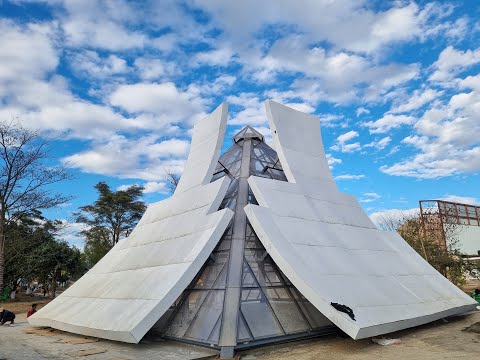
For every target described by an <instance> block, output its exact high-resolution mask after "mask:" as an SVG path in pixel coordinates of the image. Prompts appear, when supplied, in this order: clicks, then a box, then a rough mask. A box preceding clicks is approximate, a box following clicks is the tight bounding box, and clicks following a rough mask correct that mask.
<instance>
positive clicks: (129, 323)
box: [28, 104, 233, 343]
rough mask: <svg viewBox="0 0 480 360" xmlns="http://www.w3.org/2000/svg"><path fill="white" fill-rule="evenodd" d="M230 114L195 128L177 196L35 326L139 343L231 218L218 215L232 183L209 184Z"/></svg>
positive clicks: (220, 113) (150, 212) (152, 211)
mask: <svg viewBox="0 0 480 360" xmlns="http://www.w3.org/2000/svg"><path fill="white" fill-rule="evenodd" d="M226 109H227V108H226V105H225V104H223V105H221V106H220V107H219V108H217V110H215V112H214V113H213V114H212V115H211V116H209V117H207V118H205V119H203V120H201V121H200V122H199V123H198V124H197V125H196V126H195V130H194V132H193V139H192V148H191V150H190V156H189V160H188V162H187V165H186V167H185V172H184V175H183V176H182V179H181V181H180V184H179V187H178V188H177V191H176V192H175V194H174V195H173V196H172V197H171V198H169V199H166V200H164V201H160V202H158V203H155V204H151V205H150V206H149V207H148V208H147V210H146V212H145V214H144V215H143V217H142V219H141V220H140V222H139V223H138V225H137V227H136V228H135V229H134V231H133V232H132V233H131V234H130V236H129V237H128V238H127V239H125V240H122V241H120V242H119V243H118V244H117V245H116V246H115V247H114V248H113V249H112V250H111V251H110V252H108V254H107V255H105V257H104V258H103V259H102V260H101V261H100V262H98V264H96V265H95V266H94V267H93V268H92V269H91V270H90V271H89V272H88V273H87V274H85V275H84V276H83V277H82V278H81V279H80V280H78V281H77V282H76V283H75V284H73V285H72V286H71V287H70V288H69V289H67V290H66V291H65V292H64V293H63V294H61V295H60V296H59V297H57V298H56V299H55V300H53V301H52V302H50V303H49V304H48V305H46V306H45V307H43V308H42V309H40V310H39V311H38V312H37V313H36V314H35V315H33V316H31V317H30V318H29V319H28V320H29V323H30V324H32V325H40V326H51V327H54V328H57V329H60V330H65V331H70V332H74V333H79V334H84V335H90V336H96V337H101V338H106V339H112V340H118V341H124V342H134V343H136V342H139V341H140V339H141V338H142V337H143V336H144V335H145V334H146V332H147V331H148V330H149V329H150V328H151V327H152V326H153V325H154V324H155V323H156V322H157V320H158V319H159V318H160V317H161V316H162V315H163V314H164V313H165V312H166V311H167V310H168V308H169V307H170V306H171V305H172V304H173V303H174V301H175V300H176V299H177V298H178V297H179V296H180V295H181V293H182V292H183V290H184V289H185V288H186V287H187V286H188V285H189V283H190V282H191V281H192V280H193V278H194V277H195V275H196V274H197V273H198V271H199V270H200V269H201V267H202V266H203V264H204V263H205V261H206V260H207V259H208V256H209V255H210V253H211V252H212V251H213V249H214V248H215V246H216V244H217V243H218V241H219V240H220V238H221V236H222V235H223V233H224V232H225V229H226V228H227V226H228V224H229V223H230V221H231V219H232V217H233V212H232V211H231V210H229V209H224V210H220V211H216V210H217V209H218V206H219V204H220V203H221V201H222V200H223V198H224V197H225V193H226V191H227V189H228V186H229V183H230V179H229V178H228V177H223V178H221V179H219V180H217V181H215V182H213V183H209V182H210V179H211V175H212V173H213V169H214V166H215V165H216V163H217V161H218V153H219V151H220V147H221V144H222V142H223V137H224V133H225V123H226V118H227V114H226ZM219 144H220V145H219Z"/></svg>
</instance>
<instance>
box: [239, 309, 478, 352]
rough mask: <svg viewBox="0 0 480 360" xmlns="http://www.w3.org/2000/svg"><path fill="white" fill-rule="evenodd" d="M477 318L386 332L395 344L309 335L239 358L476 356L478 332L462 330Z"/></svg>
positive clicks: (475, 321) (438, 322)
mask: <svg viewBox="0 0 480 360" xmlns="http://www.w3.org/2000/svg"><path fill="white" fill-rule="evenodd" d="M477 322H480V311H476V312H474V313H470V314H468V315H465V316H458V317H453V318H449V319H448V320H447V322H445V321H443V320H440V321H436V322H434V323H431V324H427V325H423V326H419V327H417V328H413V329H407V330H403V331H399V332H396V333H393V334H388V338H395V339H400V341H401V343H400V344H398V345H390V346H381V345H377V344H374V343H373V342H372V341H371V339H364V340H352V339H350V338H339V337H336V338H330V339H312V340H308V341H303V342H297V343H291V344H283V345H281V346H278V345H277V346H274V347H266V348H262V349H258V350H251V351H247V352H245V353H243V354H242V360H267V359H268V360H274V359H275V360H276V359H282V360H367V359H369V360H370V359H382V360H399V359H408V360H430V359H431V360H450V359H476V358H478V357H479V354H480V333H472V332H467V331H462V330H463V329H465V328H467V327H469V326H471V325H472V324H475V323H477Z"/></svg>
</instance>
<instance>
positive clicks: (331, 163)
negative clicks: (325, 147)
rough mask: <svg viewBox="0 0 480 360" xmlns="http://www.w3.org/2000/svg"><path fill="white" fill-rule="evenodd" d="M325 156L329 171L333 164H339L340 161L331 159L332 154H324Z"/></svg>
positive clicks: (334, 158)
mask: <svg viewBox="0 0 480 360" xmlns="http://www.w3.org/2000/svg"><path fill="white" fill-rule="evenodd" d="M326 155H327V161H328V166H329V167H330V170H331V169H333V167H334V166H335V164H341V163H342V159H338V158H336V157H333V156H332V154H326Z"/></svg>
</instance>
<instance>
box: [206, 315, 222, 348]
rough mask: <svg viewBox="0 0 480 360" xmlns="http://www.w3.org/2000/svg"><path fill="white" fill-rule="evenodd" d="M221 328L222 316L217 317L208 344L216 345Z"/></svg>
mask: <svg viewBox="0 0 480 360" xmlns="http://www.w3.org/2000/svg"><path fill="white" fill-rule="evenodd" d="M221 326H222V315H220V316H219V317H218V320H217V323H216V324H215V327H214V328H213V330H212V333H211V334H210V337H209V338H208V342H209V343H210V344H214V345H216V344H218V340H219V338H220V327H221Z"/></svg>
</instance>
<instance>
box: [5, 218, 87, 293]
mask: <svg viewBox="0 0 480 360" xmlns="http://www.w3.org/2000/svg"><path fill="white" fill-rule="evenodd" d="M61 227H62V223H61V221H58V220H53V221H51V220H47V219H45V218H44V217H43V216H42V215H41V213H40V212H39V211H33V212H32V213H31V214H23V215H22V216H21V217H20V218H18V219H17V220H16V221H14V222H9V224H8V225H7V227H6V233H7V235H8V238H9V241H8V242H7V243H6V248H5V253H6V255H7V256H6V265H7V266H6V270H7V271H6V272H5V280H6V283H8V282H9V283H11V284H15V283H16V282H17V281H18V280H19V279H22V280H23V281H26V282H29V283H30V282H32V281H34V280H37V281H38V282H40V283H43V284H44V285H48V287H49V288H50V289H52V292H53V296H55V290H56V286H57V282H58V281H67V280H71V279H76V278H77V277H78V276H79V275H81V274H82V273H83V269H82V266H81V258H80V251H79V250H78V249H76V248H73V247H71V246H70V245H68V244H67V243H66V242H64V241H61V240H57V239H56V237H57V235H58V231H59V229H60V228H61Z"/></svg>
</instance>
